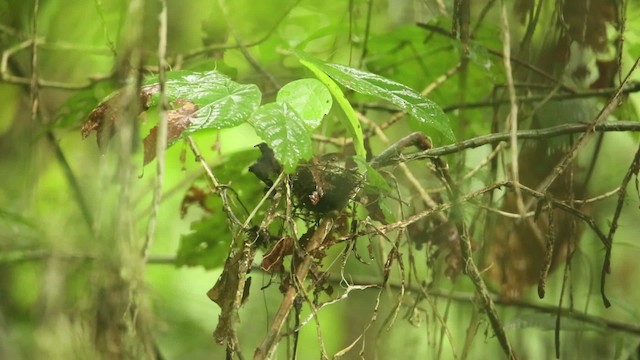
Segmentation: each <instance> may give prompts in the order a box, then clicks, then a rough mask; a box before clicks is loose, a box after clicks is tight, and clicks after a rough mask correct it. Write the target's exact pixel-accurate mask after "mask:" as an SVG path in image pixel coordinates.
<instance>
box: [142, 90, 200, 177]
mask: <svg viewBox="0 0 640 360" xmlns="http://www.w3.org/2000/svg"><path fill="white" fill-rule="evenodd" d="M175 104H176V105H177V106H178V108H176V109H173V110H169V111H167V143H171V142H173V141H175V140H176V139H178V138H180V136H181V135H182V133H183V132H184V131H185V130H186V129H187V128H188V127H189V125H191V122H192V120H193V115H194V114H195V112H196V111H198V106H197V105H196V104H194V103H192V102H191V101H188V100H182V99H178V100H176V102H175ZM157 141H158V127H157V126H154V127H153V128H152V129H151V130H150V131H149V135H147V136H146V137H145V138H144V140H143V144H144V146H143V147H144V165H147V164H148V163H150V162H151V160H153V159H155V157H156V143H157Z"/></svg>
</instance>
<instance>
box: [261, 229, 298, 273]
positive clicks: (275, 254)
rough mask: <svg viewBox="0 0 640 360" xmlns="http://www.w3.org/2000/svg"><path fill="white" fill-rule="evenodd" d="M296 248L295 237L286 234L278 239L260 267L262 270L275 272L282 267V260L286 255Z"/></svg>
mask: <svg viewBox="0 0 640 360" xmlns="http://www.w3.org/2000/svg"><path fill="white" fill-rule="evenodd" d="M294 249H295V242H294V240H293V238H291V237H288V236H285V237H283V238H282V239H280V240H278V242H276V243H275V244H274V245H273V247H272V248H271V249H270V250H269V252H267V253H266V254H265V255H264V258H263V259H262V263H261V264H260V267H261V268H262V270H264V271H266V272H269V273H273V272H277V271H278V270H279V269H282V262H283V260H284V257H285V256H287V255H292V254H293V250H294Z"/></svg>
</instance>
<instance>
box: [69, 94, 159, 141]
mask: <svg viewBox="0 0 640 360" xmlns="http://www.w3.org/2000/svg"><path fill="white" fill-rule="evenodd" d="M159 90H160V87H159V86H158V85H151V86H145V87H142V88H141V89H140V93H139V96H140V98H139V100H138V101H139V108H138V110H137V111H136V115H138V114H140V113H141V112H143V111H146V110H147V109H149V104H150V103H151V96H152V95H153V94H155V93H157V92H158V91H159ZM128 96H129V94H128V93H127V91H120V92H118V93H116V94H115V95H113V96H110V97H109V98H108V99H107V100H105V101H103V102H102V103H100V105H98V106H97V107H96V108H95V109H93V111H92V112H91V113H90V114H89V116H88V117H87V120H86V121H85V123H84V125H83V126H82V129H80V133H81V134H82V138H86V137H87V136H89V135H90V134H91V133H92V132H93V131H95V132H96V140H97V142H98V148H99V149H100V150H104V149H105V147H106V146H107V144H108V143H109V140H111V138H112V137H113V134H115V132H116V130H117V129H118V122H119V119H120V117H121V115H122V114H123V113H125V112H126V107H127V106H129V105H130V104H131V100H130V99H127V97H128Z"/></svg>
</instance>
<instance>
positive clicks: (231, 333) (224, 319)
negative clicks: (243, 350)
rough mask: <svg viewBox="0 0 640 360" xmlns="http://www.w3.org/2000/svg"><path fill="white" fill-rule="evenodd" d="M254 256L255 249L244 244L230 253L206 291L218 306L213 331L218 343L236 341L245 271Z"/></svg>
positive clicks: (246, 279) (245, 276) (244, 288)
mask: <svg viewBox="0 0 640 360" xmlns="http://www.w3.org/2000/svg"><path fill="white" fill-rule="evenodd" d="M254 256H255V249H253V248H252V247H251V246H250V245H249V244H246V243H245V245H244V246H243V247H242V249H241V250H240V251H238V252H236V253H235V254H234V255H230V256H229V257H228V258H227V261H226V263H225V265H224V270H223V271H222V274H221V275H220V278H219V279H218V281H217V282H216V284H215V285H214V286H213V287H212V288H211V289H210V290H209V291H208V292H207V296H208V297H209V299H211V301H213V302H215V303H216V304H218V306H220V316H219V317H218V326H216V330H215V332H214V334H213V335H214V338H215V341H216V342H217V343H218V344H224V343H227V344H233V343H235V341H236V326H237V324H238V322H239V321H240V320H239V316H238V309H239V308H240V306H241V305H242V304H243V303H244V302H245V301H246V300H247V299H246V297H247V296H248V293H249V291H248V286H247V285H246V284H247V281H250V280H248V277H247V273H248V272H249V270H251V263H252V262H253V257H254Z"/></svg>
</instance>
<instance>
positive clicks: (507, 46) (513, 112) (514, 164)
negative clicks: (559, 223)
mask: <svg viewBox="0 0 640 360" xmlns="http://www.w3.org/2000/svg"><path fill="white" fill-rule="evenodd" d="M500 19H501V20H502V21H501V25H502V26H501V29H502V43H503V47H502V52H503V57H502V59H503V65H504V72H505V75H506V77H507V88H508V89H509V104H510V109H509V116H508V120H507V125H508V127H507V129H509V130H510V135H511V136H510V144H511V177H512V178H513V181H515V182H516V183H520V170H519V166H518V136H517V134H518V103H517V101H518V99H517V97H516V88H515V86H513V70H512V69H511V37H510V36H509V21H508V20H507V7H506V5H505V3H504V1H502V2H501V6H500ZM515 193H516V205H517V208H518V212H519V213H520V215H522V216H524V214H525V213H526V210H525V208H524V201H523V200H522V193H521V192H520V188H518V187H516V188H515Z"/></svg>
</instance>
